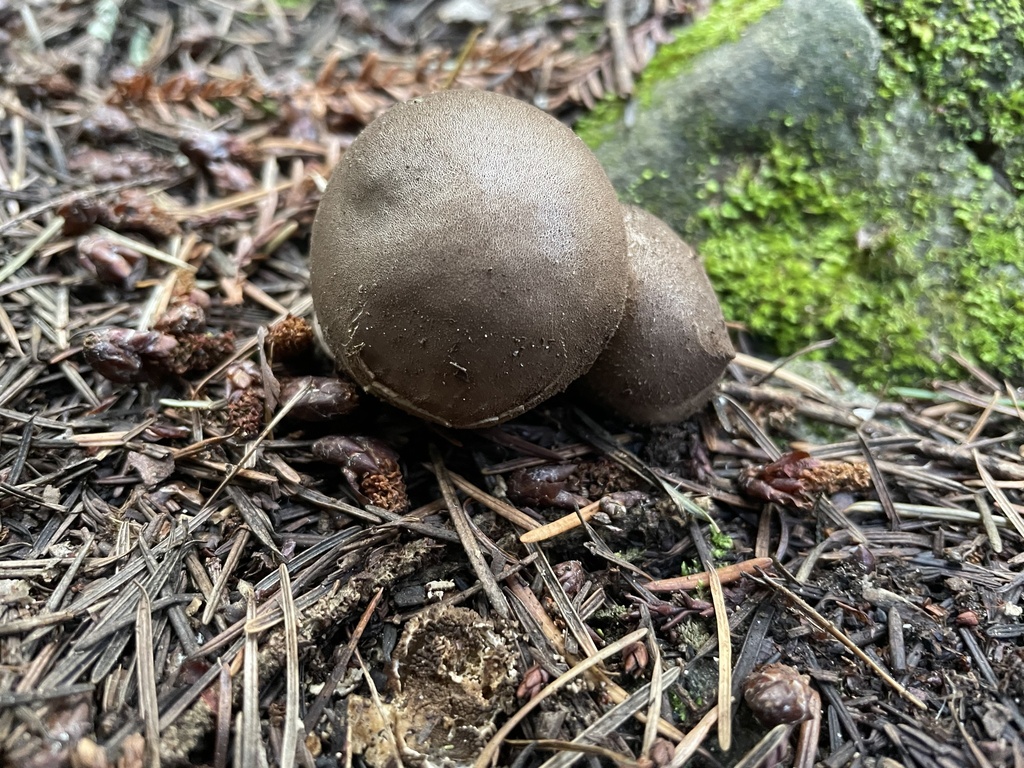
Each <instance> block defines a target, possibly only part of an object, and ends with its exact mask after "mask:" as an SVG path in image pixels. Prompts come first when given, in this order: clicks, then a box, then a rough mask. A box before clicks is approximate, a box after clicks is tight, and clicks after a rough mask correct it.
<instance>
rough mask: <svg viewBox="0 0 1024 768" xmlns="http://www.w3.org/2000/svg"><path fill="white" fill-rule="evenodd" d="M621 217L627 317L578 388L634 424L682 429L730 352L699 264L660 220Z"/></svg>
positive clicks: (641, 214)
mask: <svg viewBox="0 0 1024 768" xmlns="http://www.w3.org/2000/svg"><path fill="white" fill-rule="evenodd" d="M623 216H624V219H625V223H626V237H627V240H628V243H629V266H630V286H629V298H628V299H627V301H626V312H625V315H624V316H623V318H622V323H621V324H620V325H619V330H618V331H617V332H616V334H615V336H614V337H613V338H612V340H611V342H610V343H609V344H608V347H607V348H606V349H605V351H604V352H603V353H602V354H601V356H600V357H599V358H598V360H597V362H596V363H595V364H594V367H593V368H591V369H590V372H589V373H588V374H587V375H586V376H584V377H583V378H582V379H581V380H580V383H579V388H580V389H581V390H582V391H583V392H584V393H585V394H586V395H588V396H589V397H590V399H592V400H593V401H595V402H596V403H598V404H599V405H601V406H603V407H606V408H610V409H611V410H613V411H616V412H617V413H618V414H619V415H621V416H622V417H624V418H626V419H628V420H629V421H631V422H634V423H637V424H667V423H671V422H676V421H680V420H682V419H684V418H686V417H687V416H689V415H690V414H692V413H693V412H695V411H696V410H698V409H699V408H700V407H701V406H703V405H704V404H705V403H706V402H707V401H708V400H709V399H710V397H711V395H712V393H713V392H714V389H715V386H716V385H717V383H718V380H719V378H720V377H721V376H722V373H723V372H724V371H725V366H726V365H728V364H729V361H730V360H732V358H733V356H734V355H735V352H734V351H733V347H732V342H730V341H729V334H728V332H727V331H726V327H725V320H724V319H723V317H722V310H721V307H719V305H718V298H717V297H716V296H715V291H714V288H712V287H711V282H710V281H709V280H708V277H707V274H706V273H705V272H704V265H703V264H702V263H701V260H700V257H698V256H697V254H696V253H695V252H694V250H693V249H692V248H691V247H690V246H689V245H687V244H686V243H684V242H683V241H682V240H681V239H680V238H679V236H678V235H677V234H676V233H675V232H674V231H673V230H672V229H671V227H669V226H668V225H667V224H666V223H665V222H663V221H662V220H661V219H659V218H658V217H656V216H653V215H651V214H650V213H647V212H646V211H644V210H642V209H640V208H636V207H634V206H631V205H627V206H623Z"/></svg>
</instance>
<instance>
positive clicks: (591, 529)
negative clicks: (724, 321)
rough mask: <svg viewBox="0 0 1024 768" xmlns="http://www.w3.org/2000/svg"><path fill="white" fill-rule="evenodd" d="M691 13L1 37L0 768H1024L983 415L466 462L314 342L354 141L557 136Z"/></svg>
mask: <svg viewBox="0 0 1024 768" xmlns="http://www.w3.org/2000/svg"><path fill="white" fill-rule="evenodd" d="M471 5H473V6H474V8H475V9H476V11H480V8H483V9H484V10H485V11H486V10H487V9H488V8H490V9H491V13H492V18H491V20H490V21H489V22H488V23H486V24H484V25H483V26H482V27H480V31H479V34H478V33H477V32H474V29H473V27H472V26H471V25H470V24H469V23H467V22H465V21H460V20H459V18H461V17H460V14H462V16H466V15H468V14H469V13H470V11H472V10H473V9H472V8H470V6H471ZM513 5H514V6H515V7H513ZM460 8H461V9H462V10H459V9H460ZM466 9H469V10H466ZM495 9H497V10H495ZM700 10H701V9H700V7H699V4H692V5H691V4H687V3H685V2H677V3H672V2H665V1H664V0H662V1H661V2H652V3H639V4H630V3H620V2H608V3H606V4H604V5H603V6H601V5H600V4H594V3H571V2H570V3H556V4H551V3H548V4H545V3H542V2H532V3H531V2H522V3H516V4H511V3H493V4H489V5H485V4H468V3H462V4H451V3H447V4H445V3H430V2H419V3H393V4H388V3H377V4H374V3H370V2H365V3H364V2H360V0H339V2H336V3H333V4H332V3H298V4H295V3H291V2H289V3H282V4H277V3H275V2H273V1H272V0H268V1H267V2H261V3H256V2H245V3H237V4H235V3H229V2H212V1H211V2H198V3H183V4H167V3H163V2H146V1H140V2H133V1H132V0H122V1H121V2H117V1H112V2H102V3H91V2H67V3H59V4H58V3H33V4H20V3H18V4H11V3H7V2H4V0H0V82H2V83H3V85H2V87H0V114H2V116H3V118H2V119H0V252H2V253H3V259H2V262H0V354H2V356H3V357H2V362H0V764H2V765H4V766H40V767H41V766H89V767H93V766H95V767H96V768H100V767H101V766H115V765H116V766H125V767H129V766H136V765H144V764H145V765H156V764H162V765H171V766H173V765H186V764H187V765H194V766H218V767H219V766H225V765H227V764H228V763H231V764H233V765H241V766H250V765H262V764H279V765H288V766H291V765H295V764H296V763H298V764H301V765H307V766H308V765H318V766H334V765H342V764H346V765H348V764H366V765H372V766H379V765H388V766H391V765H401V764H406V765H469V764H476V765H479V766H483V765H488V764H498V765H516V766H536V765H542V764H543V765H556V764H557V765H568V764H569V763H570V762H572V761H573V760H585V761H587V762H588V763H590V764H592V765H598V764H608V765H611V764H621V765H644V766H663V765H682V764H684V763H686V762H687V761H691V763H690V764H692V765H700V766H732V765H744V766H756V765H778V764H781V765H792V764H799V765H813V764H820V765H825V766H830V767H833V768H838V766H847V765H858V766H882V765H886V766H894V765H903V766H908V768H909V767H910V766H963V765H974V766H981V767H982V768H985V767H987V766H1009V765H1015V766H1024V741H1022V736H1021V728H1022V724H1024V717H1022V714H1021V712H1020V709H1019V700H1020V697H1021V695H1022V694H1024V683H1022V680H1024V675H1022V671H1024V651H1022V650H1021V643H1020V637H1021V636H1022V635H1024V624H1022V623H1021V621H1020V616H1021V613H1022V607H1021V605H1020V597H1021V592H1022V587H1024V578H1022V577H1021V572H1020V570H1019V568H1020V566H1021V565H1022V564H1024V549H1022V541H1024V519H1022V513H1024V506H1022V504H1024V501H1022V494H1021V491H1022V489H1024V461H1022V455H1021V445H1022V440H1021V435H1022V429H1021V417H1022V413H1021V410H1020V405H1019V401H1020V397H1021V391H1020V390H1019V389H1017V388H1015V387H1014V386H1013V385H1010V384H1008V383H1005V382H1001V381H997V380H994V379H993V378H992V377H991V376H989V375H988V374H986V373H985V372H984V371H981V370H978V369H977V368H975V367H973V366H971V365H970V364H969V363H968V362H967V361H961V364H962V366H963V370H964V375H963V380H961V381H956V382H932V383H930V384H929V385H928V386H926V387H922V388H920V389H893V390H891V391H890V392H888V393H887V394H886V396H885V397H883V398H882V399H880V400H878V399H875V398H871V397H868V396H866V395H857V396H855V397H853V398H851V397H849V396H848V394H847V393H846V391H845V390H844V388H843V386H842V384H841V382H838V381H834V382H832V381H827V380H826V382H825V383H824V384H822V383H817V384H816V383H813V382H811V381H809V380H808V379H806V378H804V377H802V376H800V375H797V374H794V373H792V372H790V368H789V367H788V366H779V367H773V365H772V364H771V363H765V362H763V361H762V360H761V359H759V358H758V357H755V356H753V355H749V354H741V355H739V356H738V357H737V359H736V361H735V362H734V363H733V364H732V365H731V366H730V368H729V370H728V373H727V375H726V377H725V380H724V381H723V382H722V384H721V387H720V389H719V392H718V393H717V394H716V396H715V398H714V399H713V401H712V403H710V404H709V405H708V407H707V408H706V409H705V410H704V411H703V412H701V413H700V414H699V415H698V416H696V417H694V418H693V419H691V420H690V421H688V422H686V423H683V424H680V425H675V426H671V427H662V428H656V429H635V428H630V427H629V425H627V424H623V423H620V422H618V421H616V420H615V419H614V418H613V417H610V416H607V415H604V414H597V413H593V412H591V411H590V410H589V409H588V407H587V406H586V404H584V403H580V402H576V401H574V400H573V399H572V398H571V397H569V396H562V397H559V398H555V399H554V400H552V401H550V402H548V403H546V404H545V405H544V406H542V407H540V408H538V409H535V410H534V411H532V412H530V413H527V414H526V415H524V416H522V417H521V418H518V419H516V420H514V421H512V422H510V423H507V424H504V425H502V426H500V427H496V428H493V429H489V430H482V431H475V432H459V431H451V430H445V429H441V428H438V427H435V426H431V425H427V424H424V423H422V422H420V421H417V420H416V419H414V418H412V417H410V416H407V415H405V414H403V413H401V412H398V411H396V410H393V409H391V408H389V407H387V406H385V405H383V404H381V403H379V402H376V401H374V400H372V399H371V398H368V397H366V396H362V395H360V393H359V392H358V391H357V389H356V388H355V387H354V385H352V384H351V383H349V382H347V381H345V380H344V379H343V378H342V377H339V376H338V374H337V373H336V371H335V370H334V366H333V363H332V361H331V360H330V358H329V357H328V356H327V355H326V354H325V352H324V351H323V350H322V349H321V348H320V346H319V343H318V342H317V340H316V338H315V335H314V334H313V332H312V329H311V327H310V325H309V322H308V320H309V319H310V318H311V303H310V301H309V290H308V269H307V260H306V251H307V248H308V234H309V226H310V223H311V219H312V215H313V213H314V211H315V210H316V205H317V202H318V200H319V195H320V191H321V190H322V188H323V184H324V180H325V179H326V178H327V177H328V176H329V174H330V169H331V167H332V166H333V165H334V163H335V162H336V161H337V159H338V157H339V156H340V155H341V153H343V152H344V150H345V147H346V146H348V144H349V143H350V142H351V141H352V139H353V138H354V136H355V135H356V134H357V133H358V131H359V130H360V128H361V127H362V126H364V125H365V124H366V123H368V122H369V121H370V120H372V119H373V117H375V116H376V115H377V114H379V113H380V112H381V111H383V110H385V109H386V108H387V107H388V106H389V105H391V104H392V103H394V102H395V101H396V100H399V99H406V98H412V97H415V96H418V95H421V94H423V93H427V92H430V91H431V90H435V89H438V88H442V87H446V86H448V85H454V87H481V88H489V89H496V90H500V91H501V92H503V93H507V94H510V95H514V96H516V97H519V98H523V99H525V100H527V101H530V102H532V103H534V104H537V105H539V106H542V107H543V108H545V109H548V110H550V111H552V113H554V114H555V115H556V116H558V117H560V118H562V119H565V120H567V121H571V120H572V119H573V118H574V117H575V116H576V115H578V114H579V113H580V112H581V111H583V110H585V109H586V108H588V107H589V106H591V105H593V103H594V102H595V100H597V99H600V98H602V97H604V96H605V95H607V94H619V95H626V94H628V92H629V90H630V87H631V77H632V74H635V73H636V72H638V71H640V69H641V68H642V67H643V64H644V63H645V62H646V61H647V60H648V59H649V57H650V55H651V53H652V51H653V49H654V47H655V45H656V44H657V43H658V42H660V41H662V40H664V39H665V38H666V32H665V30H666V29H667V28H670V27H671V26H673V25H678V24H682V23H686V22H688V21H689V20H691V18H692V15H693V14H694V13H699V12H700ZM499 11H500V12H499ZM506 11H507V12H506ZM734 330H735V334H736V340H737V345H738V347H739V348H742V349H745V350H747V349H749V348H750V347H749V345H750V344H751V343H752V342H751V340H750V339H749V338H748V337H747V336H746V334H745V333H744V330H743V329H742V328H737V329H734ZM524 538H525V541H524ZM709 569H710V572H708V571H709ZM706 572H707V573H706ZM727 698H728V700H729V703H728V704H726V703H725V701H726V699H727ZM814 726H820V727H819V729H818V730H815V727H814Z"/></svg>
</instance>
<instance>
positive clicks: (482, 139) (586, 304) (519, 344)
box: [310, 91, 628, 427]
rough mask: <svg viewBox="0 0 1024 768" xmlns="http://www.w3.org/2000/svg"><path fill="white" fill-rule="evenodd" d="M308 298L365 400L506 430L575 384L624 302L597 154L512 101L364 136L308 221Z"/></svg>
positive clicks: (461, 106) (460, 108) (452, 99)
mask: <svg viewBox="0 0 1024 768" xmlns="http://www.w3.org/2000/svg"><path fill="white" fill-rule="evenodd" d="M310 271H311V276H310V277H311V285H312V293H313V303H314V307H315V309H316V314H317V318H318V320H319V323H320V326H321V328H322V331H323V336H324V338H325V340H326V342H327V344H328V346H329V347H330V348H331V349H332V350H333V352H334V354H335V356H336V359H337V360H338V361H339V363H340V364H341V365H342V366H343V367H344V368H345V369H346V370H347V371H348V372H349V374H350V375H351V376H352V377H353V378H354V379H355V380H356V381H357V382H358V383H359V384H361V385H362V386H363V387H364V388H365V389H366V390H367V391H369V392H371V393H372V394H374V395H377V396H379V397H381V398H383V399H384V400H387V401H389V402H391V403H392V404H394V405H397V406H399V407H400V408H403V409H405V410H407V411H410V412H412V413H414V414H417V415H419V416H422V417H423V418H426V419H430V420H432V421H435V422H438V423H440V424H444V425H447V426H452V427H482V426H488V425H491V424H496V423H498V422H500V421H503V420H505V419H508V418H511V417H513V416H515V415H517V414H519V413H522V412H523V411H525V410H527V409H528V408H531V407H533V406H534V405H536V404H537V403H539V402H541V401H542V400H544V399H546V398H548V397H550V396H551V395H553V394H555V393H557V392H560V391H561V390H563V389H565V388H566V387H567V386H568V385H569V384H570V383H571V382H572V381H574V380H575V379H576V378H578V377H579V376H580V375H581V374H583V373H585V372H586V371H587V370H588V369H589V368H590V366H591V365H592V364H593V362H594V360H596V359H597V356H598V355H599V354H600V352H601V350H602V349H603V348H604V346H605V344H606V343H607V341H608V340H609V339H610V338H611V336H612V334H613V333H614V332H615V329H616V327H617V326H618V324H619V320H620V318H621V316H622V310H623V306H624V303H625V298H626V285H627V276H628V269H627V266H626V235H625V228H624V225H623V221H622V215H621V211H620V206H619V203H618V201H617V199H616V196H615V191H614V190H613V188H612V185H611V183H610V182H609V181H608V178H607V176H606V175H605V173H604V171H603V170H602V168H601V166H600V165H599V163H598V161H597V159H596V158H595V157H594V155H593V154H592V153H591V152H590V150H589V149H587V147H586V146H585V145H584V144H583V142H582V141H581V140H580V139H579V138H577V137H576V136H575V135H574V134H573V133H572V131H570V130H569V129H568V128H566V127H565V126H564V125H562V124H561V123H560V122H558V121H557V120H555V119H554V118H552V117H550V116H549V115H547V114H545V113H544V112H542V111H541V110H539V109H536V108H534V107H532V106H530V105H528V104H525V103H523V102H520V101H516V100H515V99H511V98H508V97H505V96H500V95H498V94H494V93H487V92H483V91H442V92H440V93H435V94H432V95H430V96H427V97H425V98H421V99H414V100H412V101H409V102H406V103H404V104H399V105H396V106H395V107H393V108H392V109H390V110H389V111H388V112H386V113H384V114H383V115H382V116H381V117H379V118H378V119H377V120H375V121H374V122H373V123H371V124H370V125H369V126H367V127H366V128H365V129H364V130H363V132H362V133H361V134H360V135H359V137H358V138H357V139H356V140H355V142H354V143H353V144H352V146H351V147H350V148H349V149H348V151H347V152H346V153H345V155H344V157H343V158H342V160H341V162H340V163H339V164H338V166H337V167H336V168H335V170H334V172H333V174H332V175H331V180H330V183H329V184H328V185H327V189H326V190H325V192H324V195H323V200H322V201H321V203H320V208H319V209H318V211H317V214H316V219H315V221H314V223H313V237H312V246H311V262H310Z"/></svg>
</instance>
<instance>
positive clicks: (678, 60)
mask: <svg viewBox="0 0 1024 768" xmlns="http://www.w3.org/2000/svg"><path fill="white" fill-rule="evenodd" d="M780 5H782V0H718V2H716V3H714V4H713V5H712V6H711V8H710V10H709V11H708V14H707V16H705V17H704V18H702V19H700V20H699V21H697V22H695V23H694V24H691V25H689V26H687V27H683V28H682V29H680V30H679V31H678V33H677V35H676V38H675V40H673V41H672V42H671V43H668V44H667V45H663V46H662V47H661V48H659V49H658V52H657V54H655V56H654V58H653V59H651V61H650V63H649V64H648V65H647V67H646V68H645V69H644V71H643V74H642V75H641V76H640V79H639V80H638V81H637V84H636V93H635V98H637V99H639V100H640V102H641V103H642V104H647V103H649V101H650V98H651V91H652V88H653V86H654V85H655V84H656V83H658V82H660V81H661V80H664V79H666V78H671V77H675V76H676V75H678V74H679V73H680V72H683V71H685V70H686V69H687V68H688V67H690V66H691V65H692V64H693V61H694V59H695V58H696V57H697V56H698V55H700V54H701V53H704V52H705V51H710V50H713V49H714V48H717V47H718V46H720V45H724V44H726V43H730V42H733V41H735V40H738V39H739V37H740V35H741V34H742V33H743V30H744V29H746V28H747V27H749V26H750V25H751V24H753V23H754V22H755V21H757V20H758V19H760V18H761V17H762V16H764V14H766V13H767V12H768V11H770V10H772V9H773V8H777V7H778V6H780ZM624 112H625V102H624V101H623V100H622V99H619V98H617V97H616V96H614V95H608V96H606V97H605V98H604V99H603V100H602V101H600V102H598V104H596V105H595V107H594V109H593V110H591V112H590V114H588V115H586V116H585V117H583V118H581V119H580V120H579V121H578V122H577V123H576V126H575V127H576V133H577V134H578V135H579V136H580V138H582V139H583V140H584V141H585V142H586V143H587V145H588V146H589V147H591V148H592V149H593V148H596V147H598V146H600V145H601V144H603V143H604V142H605V141H606V140H607V139H609V138H610V137H611V136H612V135H613V134H614V133H615V131H616V127H617V125H618V123H619V122H620V120H621V119H622V117H623V114H624Z"/></svg>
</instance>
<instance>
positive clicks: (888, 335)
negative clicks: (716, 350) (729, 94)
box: [688, 132, 1024, 386]
mask: <svg viewBox="0 0 1024 768" xmlns="http://www.w3.org/2000/svg"><path fill="white" fill-rule="evenodd" d="M812 141H813V139H812V138H811V137H810V136H809V135H808V134H807V133H802V132H796V133H794V134H791V135H789V136H788V137H776V138H775V139H774V140H773V143H772V145H771V147H770V149H769V150H768V151H767V153H766V154H765V155H764V156H763V157H758V158H751V159H748V160H746V161H744V162H742V163H741V164H740V165H739V167H738V168H737V170H736V171H735V172H734V173H733V174H732V175H731V177H729V178H727V179H726V180H725V181H724V182H720V181H718V180H715V179H711V180H709V181H708V182H707V183H706V184H705V187H704V190H703V192H702V193H701V197H703V198H704V200H705V206H704V207H703V208H702V209H701V210H700V211H699V212H698V213H697V215H696V216H695V217H692V218H691V221H690V226H689V232H688V235H689V236H690V237H693V238H694V239H697V240H702V241H703V244H702V247H701V250H702V253H703V255H704V258H705V263H706V265H707V269H708V273H709V275H710V276H711V278H712V281H713V282H714V284H715V285H716V287H717V288H718V290H719V295H720V298H721V300H722V306H723V309H724V311H725V314H726V316H727V317H728V318H730V319H733V320H736V321H739V322H743V323H745V324H746V326H747V327H748V328H749V329H750V330H751V331H752V332H753V333H754V334H756V335H758V336H759V337H763V338H767V339H771V340H772V342H773V343H774V344H775V345H776V346H777V348H778V351H779V352H781V353H783V354H788V353H791V352H794V351H796V350H798V349H800V348H801V347H804V346H806V345H808V344H810V343H811V342H814V341H817V340H819V339H821V338H823V337H825V338H827V337H833V338H834V339H835V344H834V345H833V346H832V347H831V348H830V349H829V350H828V352H827V355H828V357H829V358H832V359H838V360H842V361H846V362H847V363H848V364H849V366H850V368H851V370H852V372H853V373H854V374H855V375H856V376H857V378H858V379H859V380H861V381H864V382H867V383H869V384H872V385H875V386H885V385H887V384H894V383H907V382H913V381H920V380H923V379H927V378H929V377H933V376H936V375H956V373H957V371H956V369H955V367H954V364H953V363H952V362H951V361H950V359H949V356H948V355H949V353H950V352H953V351H955V352H959V353H961V354H964V355H966V356H968V357H969V358H973V359H975V360H977V361H979V362H981V363H982V364H983V365H985V366H987V367H989V368H991V369H994V370H998V371H1002V372H1012V371H1019V370H1020V367H1021V361H1024V290H1022V288H1021V286H1020V282H1019V280H1011V279H1008V276H1010V275H1014V274H1020V271H1021V270H1024V228H1022V226H1021V223H1020V222H1021V220H1024V216H1018V217H1015V219H1014V220H1013V221H1011V222H1010V223H1007V222H1006V221H1004V220H1003V219H1001V218H1000V217H998V216H996V215H994V214H991V213H987V212H986V211H985V207H984V203H983V202H982V201H981V200H980V199H966V200H961V201H958V202H957V204H956V206H955V207H954V210H953V216H952V221H951V222H950V226H951V227H952V228H953V230H954V231H953V240H954V241H955V242H957V243H959V244H958V245H956V246H950V247H936V246H935V244H934V243H932V242H930V240H929V239H928V238H929V237H930V235H929V232H931V228H932V227H933V226H934V222H933V221H932V217H933V216H934V214H935V212H936V211H939V210H941V209H942V206H947V207H948V205H949V203H948V200H945V199H944V198H943V197H942V193H941V191H936V188H935V180H934V179H932V178H930V177H928V176H927V175H921V176H919V177H918V178H917V179H916V184H915V185H914V186H913V187H912V188H911V189H910V190H908V191H906V193H905V196H903V197H901V199H900V200H897V199H895V194H896V193H895V192H894V191H893V190H891V189H887V188H884V187H878V188H876V189H864V188H863V187H862V186H861V187H857V186H853V179H852V178H850V179H847V178H844V175H843V172H842V171H841V170H836V169H835V168H826V167H824V166H823V165H821V164H819V163H816V162H815V161H814V160H813V155H814V153H813V152H809V151H808V143H809V142H812ZM973 172H974V173H975V174H976V177H977V181H978V183H979V184H980V183H981V182H983V181H984V180H985V178H984V177H985V169H984V168H983V167H980V166H978V167H976V168H974V169H973ZM953 307H956V308H958V309H957V311H956V312H953V311H950V308H953ZM936 317H943V318H944V319H945V321H946V326H945V329H944V331H943V332H942V333H941V334H939V333H937V332H936V330H935V320H934V319H935V318H936Z"/></svg>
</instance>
